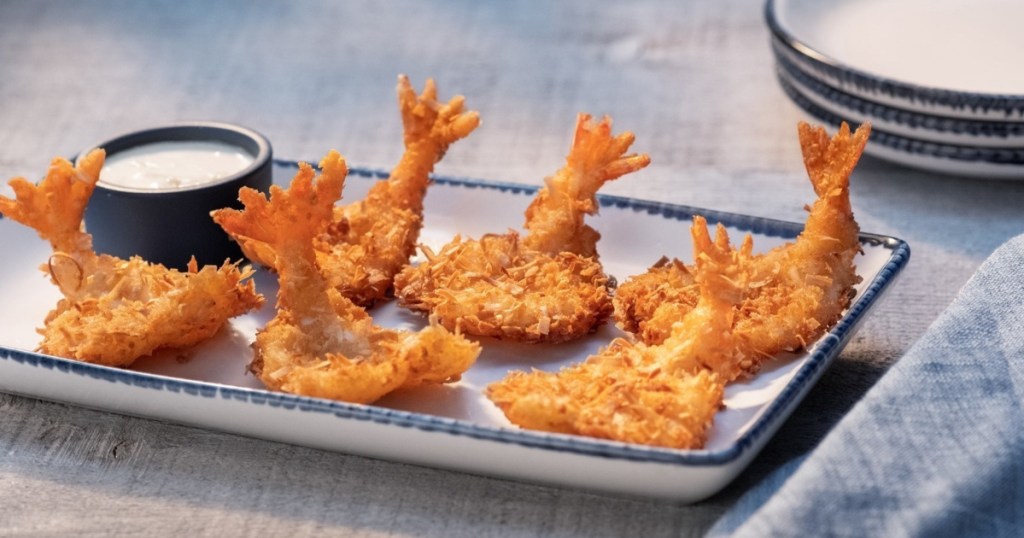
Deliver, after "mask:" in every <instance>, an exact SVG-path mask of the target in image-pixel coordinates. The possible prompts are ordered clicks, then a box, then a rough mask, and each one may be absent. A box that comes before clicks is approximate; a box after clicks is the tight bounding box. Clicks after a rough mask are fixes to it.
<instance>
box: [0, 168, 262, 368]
mask: <svg viewBox="0 0 1024 538" xmlns="http://www.w3.org/2000/svg"><path fill="white" fill-rule="evenodd" d="M104 157H105V154H104V152H103V150H94V151H92V152H90V153H89V154H88V155H86V156H85V157H84V158H83V159H81V160H80V161H79V163H78V164H77V166H72V164H71V163H70V162H68V161H67V160H65V159H60V158H58V159H54V160H53V162H52V163H51V165H50V168H49V170H48V171H47V174H46V177H45V178H44V179H43V180H42V181H41V182H40V183H39V185H38V186H37V185H34V184H32V183H31V182H29V181H27V180H25V179H23V178H15V179H13V180H11V181H10V185H11V187H12V188H13V189H14V192H15V196H16V199H10V198H6V197H3V196H0V213H2V214H4V215H5V216H7V217H9V218H11V219H13V220H15V221H18V222H20V223H22V224H24V225H26V226H29V227H31V228H33V229H35V230H36V231H37V232H38V233H39V235H40V236H41V237H42V238H43V239H45V240H47V241H49V242H50V245H51V246H52V247H53V255H52V256H51V257H50V260H49V262H48V263H46V264H44V265H43V266H42V270H43V271H44V272H45V273H47V274H48V275H49V276H50V278H51V280H52V281H53V283H54V284H55V285H56V286H57V287H58V288H60V291H61V294H62V295H63V296H64V297H63V299H61V300H60V302H59V303H58V304H57V307H56V308H55V309H54V310H52V311H51V312H50V313H49V315H47V317H46V321H45V324H44V327H43V328H42V329H40V331H39V332H40V334H41V335H42V336H43V340H42V343H41V344H40V345H39V351H41V352H43V353H47V354H51V355H58V356H61V357H66V358H69V359H76V360H80V361H85V362H92V363H97V364H103V365H107V366H128V365H130V364H131V363H132V362H134V361H135V360H136V359H137V358H139V357H142V356H145V355H149V354H151V353H153V352H154V351H156V350H158V349H163V348H183V347H188V346H192V345H194V344H196V343H198V342H200V341H202V340H205V339H207V338H209V337H211V336H213V335H214V334H215V333H216V332H217V331H218V330H219V329H220V328H221V326H223V325H224V323H225V322H226V321H227V320H228V318H231V317H234V316H237V315H240V314H242V313H244V312H247V311H249V310H252V309H255V308H259V307H260V306H261V305H262V304H263V297H262V296H261V295H259V294H257V293H256V291H255V287H254V284H253V281H252V280H251V279H250V278H249V277H250V276H251V275H252V274H253V271H252V269H251V268H249V267H246V268H244V269H240V268H239V267H238V265H237V264H230V263H225V264H224V265H222V266H220V267H216V266H213V265H207V266H204V267H202V268H201V269H200V268H199V267H198V266H197V264H196V261H195V258H193V259H192V260H191V261H190V262H189V264H188V270H187V271H186V272H179V271H178V270H176V269H168V268H166V267H164V266H163V265H159V264H151V263H148V262H146V261H145V260H143V259H141V258H139V257H137V256H133V257H132V258H130V259H128V260H123V259H120V258H116V257H114V256H108V255H105V254H97V253H96V252H94V251H93V247H92V236H91V235H89V234H88V233H86V232H84V231H83V230H82V217H83V215H84V214H85V207H86V204H87V203H88V202H89V198H90V197H91V196H92V192H93V188H94V187H95V185H96V182H97V181H98V180H99V175H100V169H101V168H102V167H103V161H104Z"/></svg>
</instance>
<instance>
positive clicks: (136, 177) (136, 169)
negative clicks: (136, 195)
mask: <svg viewBox="0 0 1024 538" xmlns="http://www.w3.org/2000/svg"><path fill="white" fill-rule="evenodd" d="M255 160H256V158H255V157H253V156H252V155H249V154H248V153H246V151H245V150H243V149H242V148H240V147H238V146H233V145H231V144H226V143H223V142H199V141H187V142H185V141H182V142H156V143H153V144H145V145H142V146H138V147H134V148H131V149H126V150H124V151H119V152H117V153H115V154H113V155H111V156H110V158H109V159H107V161H106V163H105V164H104V165H103V170H102V171H101V172H100V179H101V180H102V181H103V183H106V184H108V185H114V186H118V187H129V188H134V189H180V188H186V187H195V186H198V185H204V184H207V183H213V182H216V181H217V180H219V179H221V178H224V177H227V176H230V175H232V174H236V173H238V172H241V171H242V170H244V169H245V168H246V167H247V166H249V165H250V164H252V163H253V161H255Z"/></svg>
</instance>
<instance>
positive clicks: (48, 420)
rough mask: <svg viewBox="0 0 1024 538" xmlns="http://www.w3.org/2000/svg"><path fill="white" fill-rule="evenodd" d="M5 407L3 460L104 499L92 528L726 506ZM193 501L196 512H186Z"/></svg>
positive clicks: (597, 522)
mask: <svg viewBox="0 0 1024 538" xmlns="http://www.w3.org/2000/svg"><path fill="white" fill-rule="evenodd" d="M0 411H2V412H3V413H4V414H5V416H7V417H18V418H17V419H16V424H15V425H14V426H12V427H10V428H6V427H5V428H4V429H3V430H0V446H7V447H16V449H14V450H9V451H8V453H7V455H6V458H5V459H3V460H0V476H3V477H5V478H4V482H6V483H7V488H8V489H6V491H7V493H8V494H10V493H11V492H12V490H11V489H9V488H10V486H11V485H14V484H17V483H19V482H18V481H21V482H20V483H22V484H31V483H38V482H40V481H42V482H48V483H51V484H52V487H51V486H46V487H44V488H41V490H43V491H45V495H46V498H45V499H39V500H38V501H37V502H43V503H45V504H46V506H48V507H49V508H47V510H53V511H54V512H55V513H57V512H59V511H60V506H61V505H63V504H66V503H82V502H90V503H94V504H95V503H100V504H102V506H103V509H102V510H96V511H95V517H92V516H91V517H90V518H89V521H83V522H82V523H81V525H80V526H79V527H78V528H79V530H83V531H86V530H88V529H93V528H95V529H105V532H106V531H111V530H113V529H118V528H126V527H131V526H132V525H137V524H138V523H139V522H140V521H142V520H140V519H139V518H144V520H145V521H148V522H150V523H156V522H157V521H159V523H160V528H163V529H164V530H165V531H167V530H170V529H175V530H176V531H182V532H184V531H189V530H190V529H191V530H196V529H206V530H207V531H209V524H210V523H211V522H215V523H217V524H218V525H222V526H223V525H225V524H228V523H230V524H231V525H232V528H235V525H236V524H240V525H241V528H238V529H237V532H240V533H244V534H250V533H252V534H255V533H260V534H268V535H273V534H276V533H277V532H284V531H285V530H286V529H287V530H288V531H289V532H290V531H294V530H297V529H298V528H307V530H310V529H317V530H318V531H320V530H327V529H336V532H337V531H339V530H346V531H349V532H353V530H359V529H365V530H367V531H372V532H373V534H378V533H379V534H388V535H413V536H424V535H442V536H479V535H484V534H489V535H491V534H500V535H524V534H525V535H560V536H625V535H629V534H631V533H633V532H637V531H640V532H642V533H643V534H644V535H665V534H674V535H678V534H680V533H683V532H689V531H684V529H689V528H691V527H692V526H697V527H699V528H704V527H706V526H707V525H709V524H710V522H711V521H713V519H714V516H715V513H717V511H714V512H712V511H709V510H710V509H711V508H712V507H705V508H700V507H697V508H694V511H693V512H691V513H681V512H680V510H679V508H678V507H676V506H674V505H672V504H668V503H661V502H655V501H644V500H635V499H626V498H617V497H612V496H604V495H598V494H590V493H586V492H581V491H574V490H568V489H559V488H552V487H545V486H536V485H530V484H523V483H518V482H511V481H505V480H498V479H490V478H485V477H479V476H473V475H468V474H463V473H458V472H443V471H438V470H434V469H429V468H424V467H417V466H412V465H404V464H398V463H391V462H385V461H377V460H372V459H367V458H361V457H356V456H349V455H344V454H338V453H332V452H326V451H320V450H314V449H308V448H303V447H297V446H291V445H286V444H281V443H274V442H269V441H262V440H257V439H250V438H246V437H239V436H234V435H229V434H221V433H217V432H210V431H205V430H199V429H194V428H190V427H184V426H178V425H173V424H167V423H162V422H157V421H151V420H146V419H139V418H133V417H125V416H120V415H111V414H107V413H102V412H98V411H92V410H88V409H83V408H78V407H71V406H65V405H62V404H54V403H49V402H42V401H38V400H33V399H28V398H21V397H17V396H11V395H6V394H0ZM8 425H11V423H10V422H8V424H7V425H5V426H8ZM0 484H2V483H0ZM30 491H31V489H30V488H24V489H23V490H22V493H26V492H30ZM30 504H36V503H30ZM189 513H195V514H197V515H196V517H195V518H194V519H193V518H190V517H187V516H183V514H189ZM691 514H692V516H693V517H688V516H690V515H691ZM7 515H9V516H13V515H18V514H7ZM38 516H39V514H38V513H32V512H31V511H30V512H27V513H26V512H22V513H21V514H20V515H19V517H22V518H27V519H31V520H32V521H33V528H40V529H45V528H46V527H45V526H43V527H38V525H36V524H35V521H37V520H36V519H35V518H38ZM58 519H59V518H58ZM12 521H14V520H12ZM133 521H134V522H135V523H131V522H133ZM204 522H205V523H204ZM115 533H116V532H115Z"/></svg>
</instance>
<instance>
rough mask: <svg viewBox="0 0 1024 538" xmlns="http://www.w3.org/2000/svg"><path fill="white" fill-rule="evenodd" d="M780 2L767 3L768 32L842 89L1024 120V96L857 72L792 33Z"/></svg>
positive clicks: (769, 0) (769, 1)
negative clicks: (782, 17) (780, 10)
mask: <svg viewBox="0 0 1024 538" xmlns="http://www.w3.org/2000/svg"><path fill="white" fill-rule="evenodd" d="M775 2H776V0H766V2H765V9H764V15H765V21H766V22H767V23H768V29H769V30H771V32H772V34H773V35H774V36H775V38H777V39H778V40H779V42H780V43H782V44H784V45H786V46H787V47H788V48H789V49H790V50H792V51H793V52H795V53H796V54H797V55H799V58H800V60H801V61H802V62H804V63H805V64H806V65H807V67H809V68H810V69H811V70H813V71H814V72H815V73H817V74H818V75H821V76H824V77H827V78H829V79H831V80H834V81H836V82H837V83H838V84H839V86H840V87H850V88H855V89H857V90H859V91H860V92H866V93H872V94H878V95H885V96H888V97H891V98H893V99H899V100H902V101H906V102H908V103H924V104H926V105H932V106H943V107H948V108H951V109H953V110H958V111H971V112H976V113H997V114H1001V115H1003V116H1005V117H1006V118H1007V119H1012V118H1015V117H1016V118H1020V117H1024V95H1014V94H996V93H980V92H966V91H955V90H946V89H941V88H930V87H927V86H919V85H916V84H910V83H907V82H900V81H898V80H893V79H890V78H886V77H882V76H878V75H872V74H870V73H867V72H864V71H861V70H858V69H854V68H852V67H849V66H847V65H844V64H843V63H842V62H840V61H838V60H836V59H835V58H831V57H829V56H828V55H826V54H822V53H821V52H820V51H818V50H816V49H815V48H814V47H811V46H810V45H808V44H807V43H805V42H803V41H801V40H800V39H799V38H797V37H796V36H794V35H792V34H790V33H789V32H788V31H787V30H786V29H785V28H783V27H782V24H781V23H780V22H779V20H778V17H777V16H776V9H775Z"/></svg>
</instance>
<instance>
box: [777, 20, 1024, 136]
mask: <svg viewBox="0 0 1024 538" xmlns="http://www.w3.org/2000/svg"><path fill="white" fill-rule="evenodd" d="M765 17H766V20H767V23H768V27H769V29H770V30H771V32H772V34H773V37H774V38H775V39H777V40H778V41H780V42H781V43H783V44H785V46H786V47H787V51H786V52H787V53H788V54H789V56H790V60H791V61H793V62H795V63H796V64H797V65H798V66H799V67H800V68H801V69H804V70H805V71H806V72H807V73H809V74H812V75H813V76H814V77H816V78H818V79H819V80H821V81H822V82H825V83H827V84H829V85H830V86H833V87H834V88H837V89H839V90H842V91H844V92H846V93H849V94H853V95H856V96H858V97H861V98H863V99H868V100H870V101H875V102H878V103H881V104H885V105H888V106H893V107H897V108H902V109H906V110H914V111H918V112H924V113H927V114H936V115H940V116H948V117H956V118H968V119H982V120H998V121H1022V120H1024V69H1021V68H1020V65H1021V59H1020V55H1021V52H1022V51H1024V32H1021V31H1020V23H1021V21H1024V3H1022V2H1020V1H1018V0H972V1H970V2H968V1H963V0H767V3H766V5H765Z"/></svg>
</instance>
